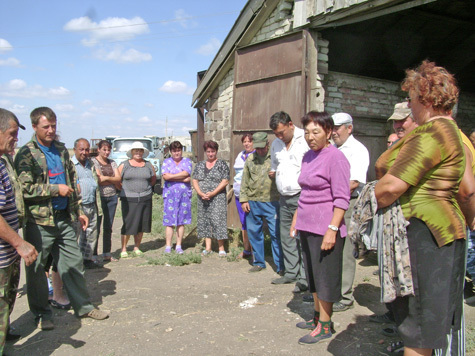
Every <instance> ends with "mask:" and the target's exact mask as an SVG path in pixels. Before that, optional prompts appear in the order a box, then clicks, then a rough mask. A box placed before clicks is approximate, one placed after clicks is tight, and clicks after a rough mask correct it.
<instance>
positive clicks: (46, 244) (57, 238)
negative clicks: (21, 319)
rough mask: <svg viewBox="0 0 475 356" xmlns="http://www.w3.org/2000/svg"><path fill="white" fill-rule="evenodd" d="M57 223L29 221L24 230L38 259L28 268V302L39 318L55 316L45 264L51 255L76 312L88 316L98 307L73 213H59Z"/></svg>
mask: <svg viewBox="0 0 475 356" xmlns="http://www.w3.org/2000/svg"><path fill="white" fill-rule="evenodd" d="M54 223H55V226H41V225H37V224H33V223H30V222H28V223H27V224H26V227H25V229H24V237H25V240H26V241H28V242H29V243H31V244H32V245H33V246H35V248H36V250H37V251H38V258H37V259H36V261H35V262H34V263H33V264H31V265H30V266H27V267H26V284H27V288H28V293H27V296H28V304H29V306H30V310H31V312H32V313H33V314H34V315H35V317H37V318H38V317H42V318H43V319H45V320H47V319H52V317H53V313H52V311H51V307H50V305H49V303H48V283H47V281H46V275H45V270H44V266H45V263H46V260H47V259H48V256H49V254H50V253H51V254H52V255H53V259H54V261H55V262H56V263H57V264H58V272H59V275H60V277H61V279H62V281H63V283H64V287H65V288H66V291H67V293H68V296H69V300H70V301H71V305H72V307H73V309H74V312H75V313H76V315H84V314H86V313H89V312H90V311H91V310H92V309H94V307H93V305H92V304H91V302H90V301H89V299H90V298H89V293H88V291H87V287H86V279H85V278H84V265H83V261H82V255H81V252H80V251H79V247H78V243H77V238H76V229H75V227H74V226H73V223H72V221H71V220H70V218H69V213H67V212H60V213H57V214H56V215H55V218H54Z"/></svg>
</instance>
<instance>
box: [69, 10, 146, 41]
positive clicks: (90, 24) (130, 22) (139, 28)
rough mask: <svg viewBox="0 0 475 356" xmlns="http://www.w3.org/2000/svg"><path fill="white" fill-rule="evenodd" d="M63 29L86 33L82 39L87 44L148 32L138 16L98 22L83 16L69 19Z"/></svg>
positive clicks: (122, 38)
mask: <svg viewBox="0 0 475 356" xmlns="http://www.w3.org/2000/svg"><path fill="white" fill-rule="evenodd" d="M63 29H64V30H65V31H70V32H85V33H87V35H88V39H85V40H83V44H84V45H87V46H91V45H94V44H97V43H98V42H99V41H103V40H104V41H127V40H131V39H133V38H135V37H136V36H139V35H143V34H145V33H149V32H150V29H149V27H148V24H147V23H146V22H145V21H144V20H143V19H142V18H141V17H139V16H136V17H134V18H132V19H126V18H123V17H108V18H106V19H104V20H102V21H100V22H94V21H92V20H91V19H90V18H89V17H87V16H84V17H79V18H75V19H72V20H70V21H69V22H68V23H66V25H64V27H63Z"/></svg>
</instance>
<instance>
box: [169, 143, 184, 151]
mask: <svg viewBox="0 0 475 356" xmlns="http://www.w3.org/2000/svg"><path fill="white" fill-rule="evenodd" d="M168 148H169V149H170V151H173V150H175V149H177V148H178V149H179V150H183V145H182V144H181V142H180V141H173V142H172V143H170V146H168Z"/></svg>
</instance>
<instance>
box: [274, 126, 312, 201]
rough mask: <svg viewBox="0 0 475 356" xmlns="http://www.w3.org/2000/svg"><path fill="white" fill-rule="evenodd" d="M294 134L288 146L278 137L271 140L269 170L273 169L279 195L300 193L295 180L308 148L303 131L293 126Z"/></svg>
mask: <svg viewBox="0 0 475 356" xmlns="http://www.w3.org/2000/svg"><path fill="white" fill-rule="evenodd" d="M294 127H295V128H294V136H293V138H292V142H291V143H290V147H289V149H288V150H287V147H286V145H285V143H284V141H282V140H281V139H279V138H276V139H275V140H274V142H272V147H271V150H270V154H271V171H275V183H276V185H277V190H278V191H279V193H280V195H287V196H292V195H295V194H298V193H300V190H301V188H300V185H299V184H298V183H297V180H298V178H299V175H300V169H301V167H302V158H303V156H304V154H305V153H306V152H307V151H308V150H309V149H310V148H309V147H308V145H307V141H305V136H304V131H303V130H302V129H301V128H298V127H297V126H294Z"/></svg>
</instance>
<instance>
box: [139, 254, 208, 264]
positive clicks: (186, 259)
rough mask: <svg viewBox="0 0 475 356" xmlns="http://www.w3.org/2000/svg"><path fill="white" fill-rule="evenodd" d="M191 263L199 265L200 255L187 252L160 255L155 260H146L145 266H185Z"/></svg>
mask: <svg viewBox="0 0 475 356" xmlns="http://www.w3.org/2000/svg"><path fill="white" fill-rule="evenodd" d="M193 263H201V254H200V253H197V252H191V251H190V252H187V253H183V254H181V255H180V254H178V253H176V252H174V251H173V252H172V253H167V254H162V255H160V256H158V257H155V258H147V262H145V264H146V265H152V266H157V265H160V266H164V265H170V266H185V265H190V264H193Z"/></svg>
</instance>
